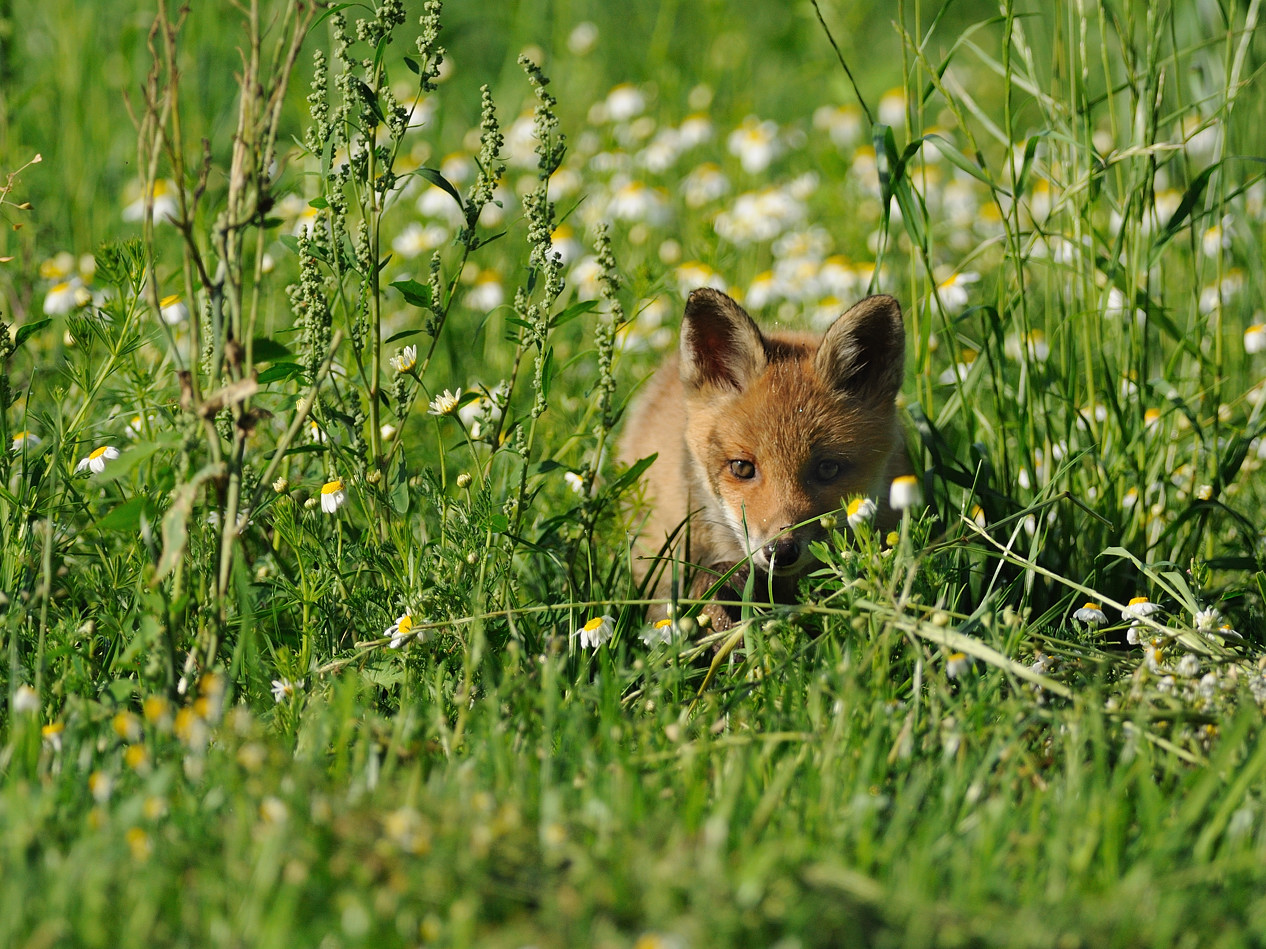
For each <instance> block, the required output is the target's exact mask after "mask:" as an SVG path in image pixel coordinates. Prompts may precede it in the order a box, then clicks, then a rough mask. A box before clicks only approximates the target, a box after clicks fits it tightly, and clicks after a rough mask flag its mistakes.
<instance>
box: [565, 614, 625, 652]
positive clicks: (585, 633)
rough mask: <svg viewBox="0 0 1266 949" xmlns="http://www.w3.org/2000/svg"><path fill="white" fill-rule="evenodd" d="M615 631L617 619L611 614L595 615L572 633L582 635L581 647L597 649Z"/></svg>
mask: <svg viewBox="0 0 1266 949" xmlns="http://www.w3.org/2000/svg"><path fill="white" fill-rule="evenodd" d="M614 633H615V620H613V619H612V618H611V617H610V616H595V617H594V618H593V619H591V620H590V621H589V622H587V623H585V625H584V626H582V627H580V629H579V630H578V631H577V632H575V633H572V635H573V636H579V637H580V648H581V649H597V648H598V647H599V646H601V645H602V644H603V643H605V642H607V640H609V639H610V638H611V637H612V635H614Z"/></svg>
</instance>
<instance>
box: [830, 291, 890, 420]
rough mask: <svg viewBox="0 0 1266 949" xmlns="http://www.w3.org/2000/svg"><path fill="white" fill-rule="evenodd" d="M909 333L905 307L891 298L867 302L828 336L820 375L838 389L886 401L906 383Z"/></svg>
mask: <svg viewBox="0 0 1266 949" xmlns="http://www.w3.org/2000/svg"><path fill="white" fill-rule="evenodd" d="M905 360H906V333H905V326H904V325H903V324H902V322H901V307H899V306H898V305H897V301H896V300H894V299H893V298H892V297H890V296H885V295H883V294H880V295H878V296H873V297H867V298H866V299H864V300H862V301H861V302H860V303H858V304H857V305H856V306H854V307H852V308H851V309H849V310H848V311H847V312H845V313H844V315H843V316H841V317H840V318H839V319H838V320H836V321H835V322H834V323H833V324H832V325H831V328H830V329H828V330H827V331H826V335H825V336H824V337H823V338H822V343H821V344H820V345H819V346H818V353H817V356H816V357H815V367H816V369H817V372H818V375H819V376H820V377H821V378H823V379H825V380H826V381H827V382H829V383H830V384H831V385H832V386H834V387H835V388H836V389H840V390H842V391H846V392H851V393H853V394H855V395H859V396H862V397H867V398H877V399H881V400H884V401H887V400H889V399H893V398H896V395H897V393H898V392H899V391H900V389H901V382H902V380H903V379H904V378H905V369H906V365H905Z"/></svg>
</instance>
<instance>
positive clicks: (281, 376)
mask: <svg viewBox="0 0 1266 949" xmlns="http://www.w3.org/2000/svg"><path fill="white" fill-rule="evenodd" d="M302 375H303V367H302V366H301V365H299V364H298V363H297V362H278V363H273V364H272V365H271V366H269V367H268V368H267V369H265V370H264V371H263V372H261V373H260V374H259V376H258V377H256V378H257V381H258V382H259V384H260V385H261V386H266V385H268V384H269V383H270V382H278V381H282V380H287V379H297V378H299V377H300V376H302Z"/></svg>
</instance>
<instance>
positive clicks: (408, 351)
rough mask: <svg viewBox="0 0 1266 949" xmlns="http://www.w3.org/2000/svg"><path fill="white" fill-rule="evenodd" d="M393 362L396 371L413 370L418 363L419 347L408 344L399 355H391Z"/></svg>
mask: <svg viewBox="0 0 1266 949" xmlns="http://www.w3.org/2000/svg"><path fill="white" fill-rule="evenodd" d="M391 364H392V365H393V366H395V367H396V372H412V371H413V367H414V366H416V365H417V364H418V347H416V346H406V347H405V348H404V349H402V350H400V353H399V354H398V355H396V356H392V357H391Z"/></svg>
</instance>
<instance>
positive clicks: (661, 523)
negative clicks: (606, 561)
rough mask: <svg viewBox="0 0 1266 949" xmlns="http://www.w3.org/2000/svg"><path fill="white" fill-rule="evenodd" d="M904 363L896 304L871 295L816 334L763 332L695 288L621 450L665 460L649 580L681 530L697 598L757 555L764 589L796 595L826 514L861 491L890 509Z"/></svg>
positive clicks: (656, 476)
mask: <svg viewBox="0 0 1266 949" xmlns="http://www.w3.org/2000/svg"><path fill="white" fill-rule="evenodd" d="M904 357H905V335H904V330H903V327H902V323H901V312H900V309H899V308H898V306H897V303H896V301H895V300H893V299H892V298H891V297H884V296H878V297H869V298H867V299H866V300H863V301H862V302H861V303H859V304H858V305H857V306H855V307H853V308H852V309H850V310H849V311H848V312H846V313H845V314H844V315H842V316H841V317H840V318H839V319H838V320H837V321H836V322H835V324H834V325H832V327H831V328H830V329H829V330H828V331H827V332H826V334H825V335H824V336H822V337H818V336H814V335H811V334H807V333H769V334H763V333H762V332H761V331H760V330H759V329H758V328H757V326H756V324H755V323H754V322H752V320H751V318H750V317H749V316H748V315H747V313H746V312H744V311H743V309H742V308H741V307H740V306H739V305H738V304H737V303H735V302H734V301H733V300H732V299H730V298H729V297H728V296H726V295H725V294H723V293H720V292H718V291H716V290H709V289H702V290H696V291H694V292H693V293H692V294H691V295H690V299H689V300H688V301H687V304H686V311H685V316H684V319H683V323H682V338H681V350H680V352H679V353H677V354H676V355H674V356H672V357H670V358H669V359H668V360H667V361H666V362H665V364H664V365H663V366H662V367H661V369H660V370H659V371H658V372H657V373H656V374H655V376H654V377H653V378H652V379H651V381H650V383H649V384H648V386H647V389H646V391H645V392H644V393H643V394H642V395H641V396H640V397H639V399H638V401H637V403H636V404H635V406H634V407H633V410H632V412H631V415H630V417H629V422H628V425H627V427H626V429H625V432H624V436H623V438H622V440H621V445H620V458H621V460H622V461H623V462H624V463H626V464H633V463H634V462H636V461H637V460H638V459H640V458H644V457H646V456H648V455H651V454H653V453H658V458H657V459H656V460H655V462H654V463H653V464H652V465H651V466H650V468H649V469H648V471H647V474H646V476H645V483H646V489H647V498H648V500H649V502H650V512H649V516H648V518H647V520H646V523H645V524H644V525H643V527H642V530H641V532H640V536H639V538H638V541H637V544H636V548H635V553H636V555H637V561H636V563H637V569H638V575H639V578H642V577H644V576H645V575H646V574H647V572H648V571H649V570H650V569H651V568H652V567H653V566H654V563H653V558H654V557H655V555H656V553H657V552H658V551H659V550H660V549H661V548H662V547H663V545H664V543H665V540H666V538H668V537H669V536H671V535H673V534H674V532H676V533H677V538H676V541H675V543H674V544H673V546H672V552H673V554H674V556H677V557H680V558H683V559H685V560H687V561H688V562H690V563H694V564H696V565H698V566H699V567H701V568H703V574H702V580H701V582H697V583H696V585H695V588H694V593H695V595H697V594H698V593H699V592H700V591H701V590H703V589H706V588H707V587H708V586H709V585H710V583H711V580H712V579H714V577H715V575H716V574H718V573H723V572H724V571H725V570H727V569H729V567H731V566H733V565H734V564H735V563H739V562H741V561H744V560H746V559H747V558H749V557H750V560H751V564H752V565H753V566H754V567H755V568H756V569H757V570H758V571H759V573H758V577H757V582H756V584H755V586H756V588H757V589H758V590H759V589H767V588H768V587H769V575H770V574H772V575H773V580H774V583H773V586H774V588H775V596H776V597H777V598H779V599H784V598H787V597H789V596H790V595H791V594H793V593H794V591H795V588H796V582H797V581H798V580H799V578H800V577H801V576H803V575H804V573H806V572H807V571H808V570H810V569H812V568H813V566H814V560H813V557H812V555H811V554H810V553H809V549H808V545H809V543H810V542H811V541H813V540H818V539H821V538H822V537H824V536H825V531H824V529H823V528H822V527H821V525H820V524H819V518H820V517H821V515H823V514H826V513H828V512H830V511H834V510H836V509H838V508H839V507H840V506H841V504H842V503H843V502H844V501H846V500H847V499H848V498H849V497H851V496H853V495H867V496H870V497H874V498H876V500H877V501H878V502H879V504H880V507H881V511H886V500H887V494H888V485H889V483H890V482H891V480H892V478H893V477H894V476H896V475H898V474H901V473H902V472H903V471H904V470H905V457H904V451H903V439H902V432H901V426H900V423H899V421H898V418H897V412H896V406H895V401H894V400H895V398H896V395H897V391H898V390H899V389H900V386H901V381H902V376H903V373H904ZM881 516H882V514H881ZM687 520H688V521H689V526H688V531H687V530H681V531H679V528H681V527H682V525H683V524H685V523H686V522H687ZM802 522H805V523H802ZM687 537H688V543H687ZM667 574H668V571H662V572H661V575H660V581H659V583H658V584H657V586H656V594H657V595H659V596H664V595H666V593H667ZM740 587H741V585H740ZM710 612H711V613H712V615H713V616H714V618H716V617H717V616H718V615H719V611H710Z"/></svg>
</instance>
